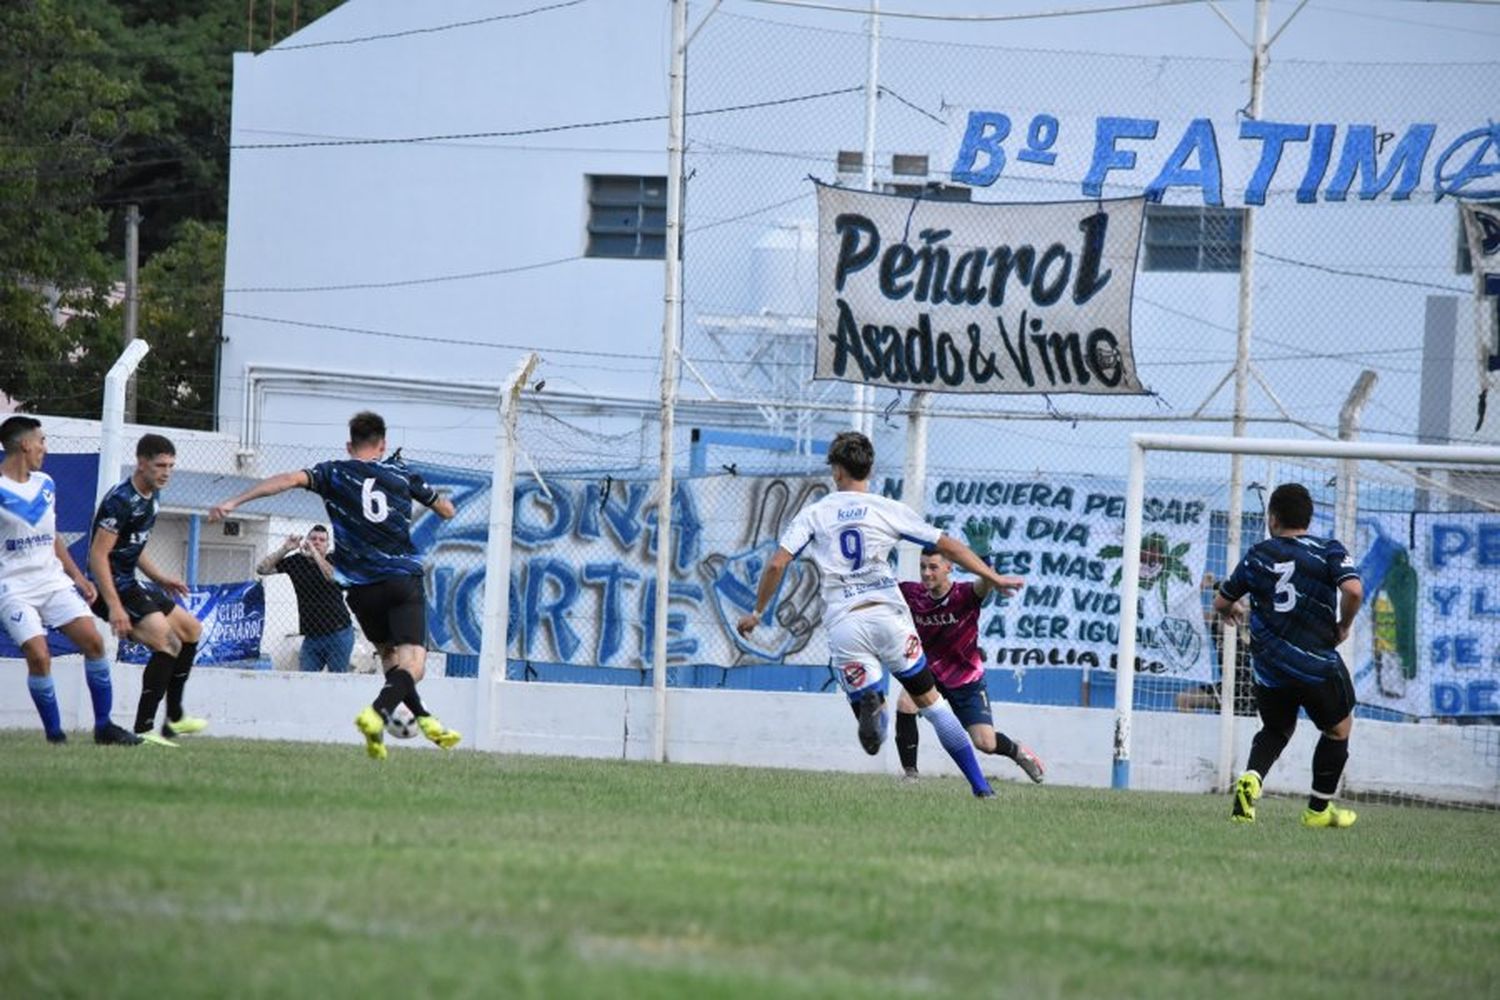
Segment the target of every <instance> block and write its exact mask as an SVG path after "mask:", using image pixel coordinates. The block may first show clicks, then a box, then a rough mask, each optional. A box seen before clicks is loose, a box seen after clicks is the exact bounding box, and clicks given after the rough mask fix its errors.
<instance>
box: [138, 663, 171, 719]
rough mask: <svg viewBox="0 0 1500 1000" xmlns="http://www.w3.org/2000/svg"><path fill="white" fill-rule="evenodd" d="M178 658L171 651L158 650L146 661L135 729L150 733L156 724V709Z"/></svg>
mask: <svg viewBox="0 0 1500 1000" xmlns="http://www.w3.org/2000/svg"><path fill="white" fill-rule="evenodd" d="M176 666H177V658H176V657H175V656H173V655H172V654H171V653H162V652H156V653H152V654H151V659H149V660H147V661H146V669H145V670H144V671H143V672H142V673H141V700H140V702H139V703H138V704H137V705H136V709H135V731H136V732H138V733H149V732H150V731H151V729H152V727H153V726H155V724H156V710H157V709H158V708H159V707H160V706H161V699H162V695H164V694H166V693H167V685H168V684H170V683H171V682H172V671H173V670H174V669H176Z"/></svg>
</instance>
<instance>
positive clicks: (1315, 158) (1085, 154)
mask: <svg viewBox="0 0 1500 1000" xmlns="http://www.w3.org/2000/svg"><path fill="white" fill-rule="evenodd" d="M949 123H950V125H949V148H950V149H956V150H957V152H956V153H955V154H954V158H953V161H952V171H951V172H952V177H953V180H954V182H955V183H958V184H967V185H970V186H972V187H988V186H989V185H991V184H994V183H995V182H996V181H998V180H999V179H1000V178H1001V177H1002V176H1004V177H1006V178H1007V179H1009V180H1012V181H1014V180H1026V181H1035V182H1039V183H1044V184H1045V183H1051V184H1056V185H1060V186H1061V187H1062V188H1063V189H1064V190H1066V189H1072V188H1076V190H1077V191H1078V193H1079V194H1081V195H1082V196H1084V197H1090V198H1098V197H1102V196H1103V195H1104V193H1105V192H1106V191H1111V192H1116V193H1118V192H1127V191H1128V192H1132V193H1134V192H1141V193H1143V194H1144V195H1145V196H1146V197H1147V198H1148V199H1150V200H1151V201H1161V200H1163V198H1164V197H1167V196H1170V197H1169V198H1167V200H1170V201H1187V202H1190V203H1198V204H1203V205H1225V204H1243V205H1264V204H1265V203H1266V198H1267V195H1268V194H1272V195H1274V194H1279V193H1281V192H1289V193H1290V192H1295V203H1296V204H1315V203H1318V202H1320V201H1321V202H1344V201H1348V200H1349V199H1350V198H1351V197H1353V198H1355V199H1357V200H1359V201H1373V200H1375V199H1377V198H1385V199H1389V200H1390V201H1405V200H1408V199H1410V198H1411V197H1412V195H1414V194H1419V195H1421V196H1424V197H1427V196H1431V197H1433V198H1435V199H1437V200H1441V199H1442V198H1443V197H1444V196H1445V195H1454V196H1461V197H1466V198H1474V199H1484V198H1495V197H1500V188H1497V187H1496V184H1495V178H1496V177H1497V176H1500V127H1497V126H1496V125H1495V124H1494V122H1493V121H1491V122H1472V121H1471V122H1468V123H1440V122H1436V121H1416V122H1411V121H1408V122H1401V121H1396V122H1381V123H1378V124H1377V123H1375V122H1342V123H1341V122H1326V121H1324V122H1318V121H1306V120H1304V121H1273V120H1270V119H1261V120H1257V119H1253V118H1248V117H1243V116H1242V117H1239V118H1237V119H1236V120H1233V121H1230V120H1221V121H1215V120H1214V119H1212V118H1191V119H1189V118H1178V119H1168V120H1163V119H1160V118H1155V117H1148V116H1133V115H1119V114H1114V115H1095V116H1085V115H1061V116H1060V115H1057V114H1053V113H1052V111H1049V110H1046V109H1035V108H1034V109H1022V108H1005V109H999V108H982V109H981V108H975V109H969V110H960V111H957V112H956V113H954V114H953V115H951V116H950V118H949Z"/></svg>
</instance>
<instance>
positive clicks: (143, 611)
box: [89, 583, 177, 625]
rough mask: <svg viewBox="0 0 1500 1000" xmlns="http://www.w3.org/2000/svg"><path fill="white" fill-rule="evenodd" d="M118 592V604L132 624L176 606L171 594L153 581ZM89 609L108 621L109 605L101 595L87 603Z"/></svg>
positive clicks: (168, 610)
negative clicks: (92, 601) (89, 603)
mask: <svg viewBox="0 0 1500 1000" xmlns="http://www.w3.org/2000/svg"><path fill="white" fill-rule="evenodd" d="M119 594H120V604H121V606H123V607H124V608H125V614H126V616H127V617H129V618H130V624H132V625H134V624H135V623H136V622H138V621H140V620H141V619H142V618H144V617H146V616H147V615H154V614H163V615H170V614H171V613H172V609H173V608H175V607H177V602H176V601H174V600H172V598H171V595H169V594H168V593H167V592H166V591H165V590H162V589H161V588H160V587H158V586H157V585H156V584H154V583H137V584H136V585H135V586H134V587H126V588H124V589H123V590H121V591H119ZM89 610H90V611H92V612H93V613H94V614H95V615H96V616H98V617H99V618H102V619H104V620H105V621H109V605H108V604H105V603H104V598H103V597H100V598H98V599H97V600H95V601H94V603H93V604H91V605H89Z"/></svg>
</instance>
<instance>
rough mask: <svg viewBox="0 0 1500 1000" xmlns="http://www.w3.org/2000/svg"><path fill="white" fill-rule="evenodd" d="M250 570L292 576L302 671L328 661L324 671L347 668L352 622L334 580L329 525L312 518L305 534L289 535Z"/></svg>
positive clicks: (318, 667)
mask: <svg viewBox="0 0 1500 1000" xmlns="http://www.w3.org/2000/svg"><path fill="white" fill-rule="evenodd" d="M255 572H257V573H259V574H260V575H261V576H270V575H271V574H273V573H285V574H286V575H287V576H289V577H291V578H292V589H293V590H294V591H296V592H297V619H298V622H297V624H298V631H300V632H301V633H302V648H301V650H300V651H299V652H298V653H297V663H298V665H299V666H300V667H301V669H302V671H303V672H304V673H317V672H318V671H319V670H322V669H323V668H324V667H327V668H328V672H329V673H333V674H346V673H348V672H349V656H350V654H351V653H352V652H353V651H354V628H353V626H351V625H350V624H349V609H348V608H347V607H345V606H344V592H343V591H342V590H340V589H339V586H338V584H336V583H334V582H333V566H332V565H331V564H330V563H329V562H328V529H327V528H326V527H324V526H323V525H321V524H315V525H313V526H312V530H311V531H309V532H308V533H307V538H305V539H304V538H302V537H301V536H300V535H288V536H287V539H286V541H285V542H282V543H281V547H280V548H279V549H277V550H276V551H274V552H272V553H270V554H269V555H267V556H266V557H265V558H264V559H262V560H261V561H260V565H258V566H256V567H255Z"/></svg>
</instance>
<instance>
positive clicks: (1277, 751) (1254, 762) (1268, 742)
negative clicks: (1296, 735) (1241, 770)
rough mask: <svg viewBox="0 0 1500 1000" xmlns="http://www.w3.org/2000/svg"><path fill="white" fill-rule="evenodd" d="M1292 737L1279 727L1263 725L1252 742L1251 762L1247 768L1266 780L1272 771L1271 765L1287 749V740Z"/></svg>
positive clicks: (1262, 779)
mask: <svg viewBox="0 0 1500 1000" xmlns="http://www.w3.org/2000/svg"><path fill="white" fill-rule="evenodd" d="M1290 738H1291V737H1290V735H1289V734H1288V733H1284V732H1282V731H1281V730H1279V729H1268V728H1265V727H1262V728H1261V731H1260V732H1258V733H1256V734H1255V739H1254V740H1252V741H1251V742H1250V762H1249V764H1248V765H1247V769H1248V770H1251V771H1254V772H1255V773H1256V774H1258V775H1260V780H1261V781H1265V780H1266V775H1267V774H1270V773H1271V765H1272V764H1274V763H1276V758H1278V757H1280V756H1281V751H1283V750H1285V749H1286V741H1287V740H1288V739H1290Z"/></svg>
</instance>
